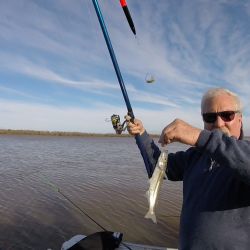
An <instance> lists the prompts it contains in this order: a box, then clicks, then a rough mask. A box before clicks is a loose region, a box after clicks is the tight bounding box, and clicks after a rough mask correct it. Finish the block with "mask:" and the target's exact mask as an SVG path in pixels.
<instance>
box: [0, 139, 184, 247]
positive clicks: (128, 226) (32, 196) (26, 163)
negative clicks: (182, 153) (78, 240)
mask: <svg viewBox="0 0 250 250" xmlns="http://www.w3.org/2000/svg"><path fill="white" fill-rule="evenodd" d="M185 148H186V147H183V146H182V145H180V144H173V145H170V146H169V148H168V149H169V151H170V152H175V151H177V150H181V149H185ZM0 187H1V192H0V222H1V226H0V249H1V250H10V249H15V250H16V249H25V250H28V249H38V250H39V249H42V250H46V249H48V248H51V249H53V250H56V249H60V247H61V245H62V243H63V242H64V241H66V240H68V239H69V238H71V237H72V236H74V235H76V234H85V235H88V234H91V233H94V232H96V231H102V229H101V228H100V227H99V226H98V225H96V224H95V223H94V222H93V221H92V220H90V219H89V218H88V217H87V216H86V215H84V214H82V213H81V212H79V210H78V209H77V208H75V207H74V206H73V205H72V204H71V203H70V202H69V201H68V200H67V199H65V198H64V197H63V195H61V194H60V193H59V192H58V188H59V190H60V192H62V193H63V194H64V195H66V196H67V197H68V198H70V199H71V200H72V201H73V202H74V203H76V204H77V206H79V207H80V208H81V209H82V210H83V211H84V212H85V213H87V214H88V215H89V216H90V217H92V218H93V219H94V220H95V221H97V222H98V223H99V224H100V225H101V226H103V227H104V228H106V229H107V230H110V231H118V232H122V233H123V234H124V236H123V239H124V240H125V241H131V242H134V243H144V244H152V245H159V246H168V247H176V246H177V239H178V225H179V215H180V207H181V201H182V191H181V190H182V184H181V183H174V182H172V183H171V182H169V181H165V182H164V184H163V187H162V190H161V193H160V199H159V202H158V206H157V210H156V216H157V219H158V223H157V224H154V223H153V222H152V221H151V220H147V219H145V218H144V215H145V213H146V212H147V210H148V204H147V200H146V197H145V192H146V191H147V189H148V181H147V174H146V170H145V167H144V164H143V161H142V158H141V156H140V153H139V150H138V148H137V145H136V144H135V140H134V138H119V137H117V138H116V137H115V138H80V137H46V136H3V135H2V136H0Z"/></svg>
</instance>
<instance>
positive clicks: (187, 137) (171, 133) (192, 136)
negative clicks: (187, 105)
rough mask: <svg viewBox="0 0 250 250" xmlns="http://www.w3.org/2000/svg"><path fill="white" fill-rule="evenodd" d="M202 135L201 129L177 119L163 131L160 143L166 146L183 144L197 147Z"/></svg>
mask: <svg viewBox="0 0 250 250" xmlns="http://www.w3.org/2000/svg"><path fill="white" fill-rule="evenodd" d="M200 133H201V129H198V128H195V127H192V126H191V125H189V124H188V123H186V122H184V121H182V120H180V119H175V120H174V121H173V122H172V123H170V124H169V125H168V126H166V127H165V128H164V129H163V130H162V133H161V136H160V139H159V143H161V145H162V146H165V145H166V144H169V143H172V142H181V143H184V144H188V145H191V146H195V145H196V142H197V140H198V138H199V135H200Z"/></svg>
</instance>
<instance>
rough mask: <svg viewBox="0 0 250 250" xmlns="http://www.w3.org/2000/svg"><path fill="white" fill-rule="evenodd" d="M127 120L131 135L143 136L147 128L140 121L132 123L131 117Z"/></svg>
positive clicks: (136, 120) (127, 117)
mask: <svg viewBox="0 0 250 250" xmlns="http://www.w3.org/2000/svg"><path fill="white" fill-rule="evenodd" d="M125 119H126V120H127V130H128V132H129V134H130V135H133V136H135V135H142V134H143V133H144V132H145V128H144V127H143V124H142V122H141V121H140V120H139V119H134V121H133V122H131V121H130V119H131V118H130V117H129V116H125Z"/></svg>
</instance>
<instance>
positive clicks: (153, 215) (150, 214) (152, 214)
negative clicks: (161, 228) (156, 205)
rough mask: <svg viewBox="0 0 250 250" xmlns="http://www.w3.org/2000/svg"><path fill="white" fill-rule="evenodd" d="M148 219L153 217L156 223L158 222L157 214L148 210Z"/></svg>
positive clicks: (146, 216)
mask: <svg viewBox="0 0 250 250" xmlns="http://www.w3.org/2000/svg"><path fill="white" fill-rule="evenodd" d="M145 218H146V219H151V220H152V221H153V222H154V223H155V224H157V220H156V216H155V213H154V212H150V211H148V212H147V213H146V215H145Z"/></svg>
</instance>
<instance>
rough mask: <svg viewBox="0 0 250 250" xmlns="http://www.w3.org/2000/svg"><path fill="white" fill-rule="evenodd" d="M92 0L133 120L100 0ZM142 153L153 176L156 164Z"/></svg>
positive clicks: (132, 113) (149, 174) (148, 170)
mask: <svg viewBox="0 0 250 250" xmlns="http://www.w3.org/2000/svg"><path fill="white" fill-rule="evenodd" d="M92 2H93V5H94V8H95V11H96V15H97V17H98V20H99V23H100V26H101V29H102V33H103V36H104V38H105V41H106V45H107V47H108V50H109V54H110V57H111V60H112V63H113V66H114V69H115V72H116V75H117V78H118V82H119V85H120V88H121V91H122V94H123V98H124V101H125V103H126V106H127V110H128V115H129V116H130V117H131V121H132V122H133V121H134V118H135V116H134V112H133V110H132V106H131V104H130V101H129V98H128V94H127V91H126V87H125V84H124V81H123V78H122V74H121V71H120V68H119V65H118V62H117V60H116V56H115V52H114V49H113V46H112V43H111V40H110V38H109V34H108V30H107V28H106V25H105V22H104V18H103V15H102V12H101V9H100V7H99V4H98V0H92ZM135 139H136V142H137V144H138V145H139V146H140V145H141V146H142V142H141V139H140V136H139V135H136V136H135ZM142 148H143V147H142ZM141 154H142V158H143V161H144V164H145V167H146V170H147V174H148V177H151V176H152V173H153V169H154V166H153V165H152V163H151V162H150V161H149V159H148V156H147V153H146V151H142V152H141Z"/></svg>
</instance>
